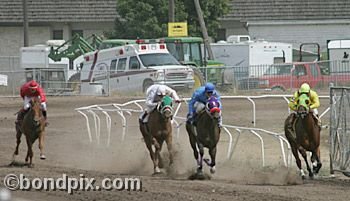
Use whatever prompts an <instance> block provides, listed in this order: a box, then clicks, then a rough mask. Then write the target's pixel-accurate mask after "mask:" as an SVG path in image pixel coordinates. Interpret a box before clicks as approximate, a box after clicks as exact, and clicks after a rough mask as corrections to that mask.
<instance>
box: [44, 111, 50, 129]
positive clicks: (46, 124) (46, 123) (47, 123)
mask: <svg viewBox="0 0 350 201" xmlns="http://www.w3.org/2000/svg"><path fill="white" fill-rule="evenodd" d="M43 116H44V119H45V127H46V126H48V125H49V122H48V121H47V111H44V110H43Z"/></svg>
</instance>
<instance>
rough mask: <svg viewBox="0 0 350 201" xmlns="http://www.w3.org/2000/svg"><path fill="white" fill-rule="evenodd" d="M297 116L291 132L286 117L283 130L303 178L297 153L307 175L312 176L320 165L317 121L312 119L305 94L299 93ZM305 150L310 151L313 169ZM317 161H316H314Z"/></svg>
mask: <svg viewBox="0 0 350 201" xmlns="http://www.w3.org/2000/svg"><path fill="white" fill-rule="evenodd" d="M297 104H298V107H297V118H296V120H295V123H294V125H292V126H293V128H294V131H295V132H293V131H292V130H291V129H290V128H291V127H290V126H289V125H288V124H289V121H288V118H287V120H286V121H285V125H284V131H285V135H286V137H287V140H288V142H289V143H290V146H291V148H292V152H293V155H294V157H295V160H296V164H297V166H298V168H299V170H300V175H301V176H302V178H303V179H305V173H304V171H303V169H302V168H301V161H300V159H299V153H298V151H299V152H300V153H301V155H302V157H303V158H304V160H305V163H306V166H307V170H308V172H309V177H310V178H313V176H314V174H317V173H318V172H319V170H320V168H321V167H322V163H321V159H320V131H321V130H320V127H319V126H318V124H317V121H316V120H315V119H314V116H313V114H312V112H311V111H310V108H309V105H310V98H309V96H308V95H307V94H301V95H300V96H299V99H298V100H297ZM306 151H309V152H311V153H312V156H311V162H312V166H313V171H311V168H310V166H309V163H308V160H307V154H306ZM315 160H316V161H317V163H316V161H315Z"/></svg>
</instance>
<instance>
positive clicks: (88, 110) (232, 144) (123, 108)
mask: <svg viewBox="0 0 350 201" xmlns="http://www.w3.org/2000/svg"><path fill="white" fill-rule="evenodd" d="M271 97H273V98H282V99H284V100H286V101H287V103H288V102H289V100H288V98H290V97H291V96H290V95H261V96H221V98H222V99H247V100H248V101H249V102H250V103H251V104H252V123H253V125H254V127H253V128H250V127H241V126H234V125H226V124H223V130H224V131H225V133H226V134H227V136H228V138H229V144H228V149H227V153H226V158H227V159H231V158H232V156H233V154H234V151H235V148H236V145H237V143H238V141H239V138H240V135H241V134H242V133H244V132H248V134H251V135H252V136H254V137H256V138H258V139H259V142H260V144H261V158H262V166H265V141H264V137H265V136H270V137H273V138H274V139H276V140H277V141H278V142H279V145H280V150H281V154H282V159H283V164H284V165H285V166H290V164H291V161H292V157H291V151H290V145H289V143H288V141H287V140H286V138H285V137H284V133H283V132H281V133H276V132H272V131H268V130H265V129H262V128H255V126H256V103H255V100H256V99H262V98H271ZM320 98H329V96H320ZM188 100H189V98H184V101H185V102H186V104H187V101H188ZM140 103H144V100H132V101H129V102H126V103H123V104H117V103H111V104H101V105H90V106H85V107H80V108H76V109H75V110H76V111H77V112H79V113H80V114H81V115H83V116H84V118H85V120H86V126H87V133H88V137H89V141H90V142H91V143H92V142H93V137H92V132H91V125H90V120H89V115H88V114H90V115H91V116H92V119H93V125H94V133H95V138H96V141H97V143H98V144H100V137H101V119H100V114H103V115H104V116H105V119H106V130H107V146H110V139H111V129H112V121H111V119H112V118H111V114H117V115H118V116H119V117H120V119H121V123H122V138H121V140H122V141H124V140H125V135H126V133H127V132H126V131H127V127H128V121H127V118H126V115H129V116H131V115H132V114H133V113H137V114H140V113H141V112H142V111H143V107H142V106H141V104H140ZM182 105H183V103H179V104H178V105H177V106H176V109H175V113H174V118H173V125H174V127H175V128H176V129H177V134H176V137H177V138H179V133H180V127H182V126H183V125H184V123H185V122H186V118H185V117H181V116H179V115H178V113H179V111H180V108H181V107H182ZM132 107H134V108H132ZM135 107H136V108H137V109H135ZM286 108H287V105H286ZM329 109H330V108H329V107H328V108H327V109H326V110H325V111H323V113H322V114H321V115H320V118H322V116H324V115H325V114H326V113H327V112H328V111H329ZM289 112H290V110H289V109H288V113H289ZM324 127H327V125H326V126H324ZM232 129H233V130H235V131H236V132H237V136H236V137H235V139H233V135H232V133H231V131H230V130H232ZM286 148H287V153H286Z"/></svg>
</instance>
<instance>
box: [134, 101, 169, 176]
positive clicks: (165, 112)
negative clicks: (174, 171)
mask: <svg viewBox="0 0 350 201" xmlns="http://www.w3.org/2000/svg"><path fill="white" fill-rule="evenodd" d="M172 115H173V108H172V98H170V97H169V96H164V97H163V99H162V101H161V103H160V104H158V106H157V108H156V109H155V110H153V111H152V112H151V113H150V116H149V120H148V123H147V124H144V123H142V121H139V125H140V131H141V133H142V136H143V139H144V141H145V143H146V146H147V149H148V151H149V153H150V156H151V159H152V161H153V165H154V174H159V173H161V171H160V168H163V162H162V159H161V156H160V152H161V150H162V145H163V143H164V141H165V142H166V144H167V147H168V152H169V163H170V165H172V163H173V153H172V139H173V138H172V126H171V118H172ZM152 145H154V147H155V151H153V149H152Z"/></svg>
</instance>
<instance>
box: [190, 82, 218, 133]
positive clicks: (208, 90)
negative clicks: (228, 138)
mask: <svg viewBox="0 0 350 201" xmlns="http://www.w3.org/2000/svg"><path fill="white" fill-rule="evenodd" d="M211 96H214V97H216V98H217V100H218V102H219V104H220V105H219V108H220V110H221V109H222V104H221V101H220V94H219V93H218V92H217V91H216V90H215V86H214V84H212V83H210V82H208V83H206V84H205V85H204V86H201V87H199V88H198V89H196V91H195V92H193V94H192V98H191V100H190V102H189V103H188V114H187V121H188V122H189V123H191V124H195V120H196V115H197V113H198V112H200V111H201V110H203V109H204V108H205V105H206V103H207V102H208V99H209V98H210V97H211ZM221 126H222V116H221V112H220V117H219V127H221Z"/></svg>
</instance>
